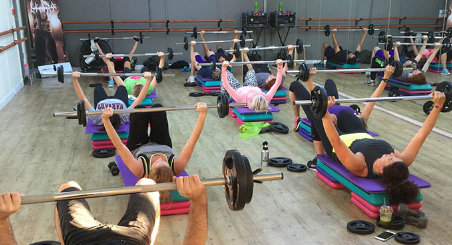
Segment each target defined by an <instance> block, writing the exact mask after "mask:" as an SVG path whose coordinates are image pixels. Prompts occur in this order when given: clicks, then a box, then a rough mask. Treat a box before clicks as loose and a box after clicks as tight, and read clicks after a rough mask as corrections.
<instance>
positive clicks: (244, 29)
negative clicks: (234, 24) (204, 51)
mask: <svg viewBox="0 0 452 245" xmlns="http://www.w3.org/2000/svg"><path fill="white" fill-rule="evenodd" d="M237 32H238V33H240V34H245V35H246V34H247V33H253V31H248V30H247V29H246V27H245V26H244V27H242V30H241V31H237ZM205 33H206V34H228V33H235V31H222V30H221V27H220V30H219V31H206V32H205ZM185 34H191V37H193V38H194V39H198V34H201V32H200V31H198V27H196V26H195V27H193V31H191V32H185Z"/></svg>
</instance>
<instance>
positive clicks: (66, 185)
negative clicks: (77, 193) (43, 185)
mask: <svg viewBox="0 0 452 245" xmlns="http://www.w3.org/2000/svg"><path fill="white" fill-rule="evenodd" d="M71 187H72V188H77V189H79V190H82V187H80V185H79V184H78V183H77V182H75V181H72V180H71V181H68V182H65V183H63V184H61V185H60V187H58V192H62V191H63V190H65V189H67V188H71Z"/></svg>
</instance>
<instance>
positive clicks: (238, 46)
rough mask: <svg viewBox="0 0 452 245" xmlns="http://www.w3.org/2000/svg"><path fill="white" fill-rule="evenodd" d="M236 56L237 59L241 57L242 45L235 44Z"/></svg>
mask: <svg viewBox="0 0 452 245" xmlns="http://www.w3.org/2000/svg"><path fill="white" fill-rule="evenodd" d="M234 55H235V57H236V58H238V57H240V44H238V43H235V44H234Z"/></svg>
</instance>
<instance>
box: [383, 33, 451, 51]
mask: <svg viewBox="0 0 452 245" xmlns="http://www.w3.org/2000/svg"><path fill="white" fill-rule="evenodd" d="M381 40H383V39H381ZM381 40H380V39H379V40H378V41H379V43H378V44H379V45H384V49H385V50H387V51H391V50H392V49H393V47H394V42H392V37H391V36H387V37H385V38H384V42H380V41H381ZM400 45H425V46H435V43H400ZM441 47H443V48H446V49H447V50H450V48H451V47H452V44H451V42H450V40H449V39H448V38H446V39H444V40H443V43H441Z"/></svg>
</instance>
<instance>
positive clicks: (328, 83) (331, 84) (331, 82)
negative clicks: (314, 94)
mask: <svg viewBox="0 0 452 245" xmlns="http://www.w3.org/2000/svg"><path fill="white" fill-rule="evenodd" d="M327 86H336V83H335V82H334V81H333V80H332V79H327V80H326V81H325V86H324V87H327Z"/></svg>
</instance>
